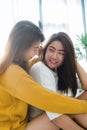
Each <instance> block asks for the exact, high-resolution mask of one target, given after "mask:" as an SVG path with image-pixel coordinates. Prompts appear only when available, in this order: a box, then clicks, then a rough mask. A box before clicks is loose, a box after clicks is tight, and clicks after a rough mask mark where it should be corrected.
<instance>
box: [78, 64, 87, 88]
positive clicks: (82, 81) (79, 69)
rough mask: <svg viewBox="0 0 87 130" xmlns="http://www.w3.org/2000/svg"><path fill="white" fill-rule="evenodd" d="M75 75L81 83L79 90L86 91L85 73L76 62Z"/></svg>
mask: <svg viewBox="0 0 87 130" xmlns="http://www.w3.org/2000/svg"><path fill="white" fill-rule="evenodd" d="M77 74H78V77H79V79H80V82H81V88H82V89H84V90H87V73H86V72H85V70H84V69H83V68H82V67H81V65H80V64H79V63H78V62H77Z"/></svg>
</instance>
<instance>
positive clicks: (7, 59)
mask: <svg viewBox="0 0 87 130" xmlns="http://www.w3.org/2000/svg"><path fill="white" fill-rule="evenodd" d="M38 40H41V42H42V41H43V40H44V35H43V34H42V32H41V30H40V29H39V28H38V27H37V26H36V25H35V24H33V23H32V22H30V21H27V20H26V21H25V20H23V21H19V22H18V23H16V24H15V26H14V27H13V29H12V31H11V33H10V35H9V38H8V42H7V46H6V50H5V54H4V56H3V58H2V59H1V61H0V74H1V73H3V72H4V71H5V70H6V69H7V68H8V66H9V65H10V64H11V63H15V64H18V65H20V66H22V67H24V65H23V64H25V61H24V59H23V53H24V52H25V51H26V50H27V49H28V48H29V47H31V46H32V45H33V44H34V42H36V41H38ZM24 68H25V67H24Z"/></svg>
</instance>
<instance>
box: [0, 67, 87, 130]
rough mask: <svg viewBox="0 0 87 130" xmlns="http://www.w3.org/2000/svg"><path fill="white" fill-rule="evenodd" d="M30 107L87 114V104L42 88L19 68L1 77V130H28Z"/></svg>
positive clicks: (9, 69) (12, 69)
mask: <svg viewBox="0 0 87 130" xmlns="http://www.w3.org/2000/svg"><path fill="white" fill-rule="evenodd" d="M28 104H31V105H34V106H36V107H38V108H41V109H43V110H47V111H52V112H55V113H57V112H58V113H66V114H73V113H74V114H75V113H87V102H86V101H82V100H77V99H73V98H70V97H66V96H63V95H60V94H57V93H54V92H51V91H48V90H46V89H45V88H43V87H41V86H40V85H39V84H38V83H35V82H34V81H33V80H32V78H31V77H30V76H29V75H28V74H27V73H26V72H25V71H24V70H23V69H22V68H21V67H19V66H17V65H10V67H9V68H8V69H7V70H6V71H5V72H4V73H3V74H2V75H1V76H0V130H24V128H25V126H26V123H27V120H26V115H27V108H28Z"/></svg>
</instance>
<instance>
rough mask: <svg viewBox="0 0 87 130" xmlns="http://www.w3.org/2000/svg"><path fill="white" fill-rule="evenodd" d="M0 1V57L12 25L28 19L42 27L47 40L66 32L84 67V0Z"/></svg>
mask: <svg viewBox="0 0 87 130" xmlns="http://www.w3.org/2000/svg"><path fill="white" fill-rule="evenodd" d="M0 3H1V4H0V58H1V57H2V55H3V53H4V49H5V46H6V42H7V39H8V35H9V33H10V31H11V29H12V27H13V26H14V24H15V23H16V22H18V21H20V20H30V21H32V22H33V23H35V24H36V25H37V26H39V27H40V28H41V30H42V31H43V33H44V35H45V39H46V40H47V39H48V38H49V36H50V35H51V34H53V33H57V32H59V31H64V32H66V33H67V34H68V35H69V36H70V37H71V39H72V41H73V43H74V47H75V51H76V56H77V59H78V61H79V62H80V63H81V64H82V66H84V68H85V69H86V70H87V0H0ZM46 40H45V41H46ZM45 41H44V42H45Z"/></svg>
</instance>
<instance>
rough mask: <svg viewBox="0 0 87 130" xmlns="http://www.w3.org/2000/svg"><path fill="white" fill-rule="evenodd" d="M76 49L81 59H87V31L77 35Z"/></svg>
mask: <svg viewBox="0 0 87 130" xmlns="http://www.w3.org/2000/svg"><path fill="white" fill-rule="evenodd" d="M75 50H76V54H77V57H78V58H79V59H81V58H83V57H84V58H86V60H87V33H83V34H81V35H77V44H76V47H75Z"/></svg>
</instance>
